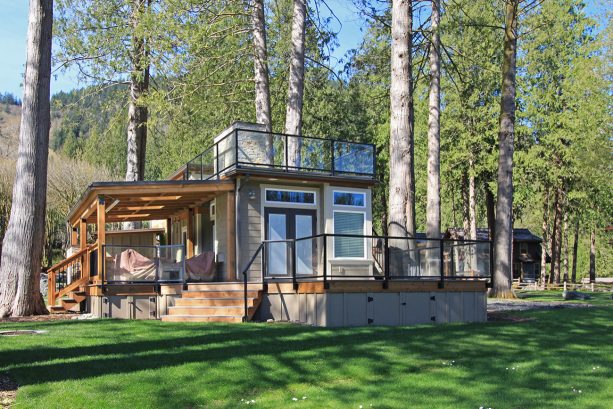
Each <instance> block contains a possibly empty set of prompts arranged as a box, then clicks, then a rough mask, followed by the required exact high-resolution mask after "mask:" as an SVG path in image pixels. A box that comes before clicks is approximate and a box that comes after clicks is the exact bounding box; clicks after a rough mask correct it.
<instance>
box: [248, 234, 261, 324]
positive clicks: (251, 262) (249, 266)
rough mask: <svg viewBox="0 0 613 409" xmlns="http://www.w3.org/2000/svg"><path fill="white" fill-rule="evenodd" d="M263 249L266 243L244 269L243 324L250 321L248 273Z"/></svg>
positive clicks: (259, 247)
mask: <svg viewBox="0 0 613 409" xmlns="http://www.w3.org/2000/svg"><path fill="white" fill-rule="evenodd" d="M263 248H264V242H262V243H260V245H259V246H258V249H257V250H256V251H255V253H253V257H251V260H249V262H248V263H247V266H246V267H245V268H244V269H243V301H244V304H243V306H244V315H243V322H247V321H249V306H248V305H247V271H249V269H250V268H251V265H252V264H253V262H254V261H255V259H256V258H257V257H258V254H260V252H261V251H262V249H263Z"/></svg>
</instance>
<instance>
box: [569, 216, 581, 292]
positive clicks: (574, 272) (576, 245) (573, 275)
mask: <svg viewBox="0 0 613 409" xmlns="http://www.w3.org/2000/svg"><path fill="white" fill-rule="evenodd" d="M578 250H579V221H578V220H577V222H576V223H575V237H574V241H573V266H572V271H571V276H570V280H571V281H572V282H573V283H576V282H577V251H578Z"/></svg>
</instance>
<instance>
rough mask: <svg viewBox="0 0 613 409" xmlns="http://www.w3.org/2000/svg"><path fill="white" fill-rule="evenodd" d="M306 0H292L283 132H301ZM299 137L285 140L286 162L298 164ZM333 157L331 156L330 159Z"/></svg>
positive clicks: (290, 164)
mask: <svg viewBox="0 0 613 409" xmlns="http://www.w3.org/2000/svg"><path fill="white" fill-rule="evenodd" d="M305 21H306V0H294V13H293V17H292V50H291V57H290V66H289V87H288V95H287V110H286V113H285V133H287V134H291V135H300V134H301V133H302V100H303V95H304V47H305ZM301 145H302V141H301V139H300V138H295V137H294V138H292V137H289V138H288V140H287V154H288V158H287V164H288V165H289V166H300V163H301V158H300V148H301ZM332 159H333V158H331V160H332Z"/></svg>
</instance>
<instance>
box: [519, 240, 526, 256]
mask: <svg viewBox="0 0 613 409" xmlns="http://www.w3.org/2000/svg"><path fill="white" fill-rule="evenodd" d="M519 254H521V255H525V254H528V243H519Z"/></svg>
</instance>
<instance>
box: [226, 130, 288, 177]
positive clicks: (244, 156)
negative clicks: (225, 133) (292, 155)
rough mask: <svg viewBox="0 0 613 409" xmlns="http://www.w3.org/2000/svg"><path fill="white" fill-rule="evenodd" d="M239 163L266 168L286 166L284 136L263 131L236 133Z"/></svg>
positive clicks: (239, 131)
mask: <svg viewBox="0 0 613 409" xmlns="http://www.w3.org/2000/svg"><path fill="white" fill-rule="evenodd" d="M236 136H237V138H238V163H239V164H241V165H249V166H255V167H264V168H283V167H284V166H285V138H284V136H283V135H278V134H273V133H268V132H261V131H248V130H238V131H236Z"/></svg>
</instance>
